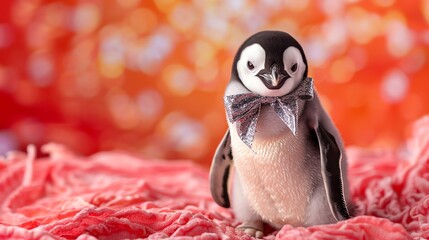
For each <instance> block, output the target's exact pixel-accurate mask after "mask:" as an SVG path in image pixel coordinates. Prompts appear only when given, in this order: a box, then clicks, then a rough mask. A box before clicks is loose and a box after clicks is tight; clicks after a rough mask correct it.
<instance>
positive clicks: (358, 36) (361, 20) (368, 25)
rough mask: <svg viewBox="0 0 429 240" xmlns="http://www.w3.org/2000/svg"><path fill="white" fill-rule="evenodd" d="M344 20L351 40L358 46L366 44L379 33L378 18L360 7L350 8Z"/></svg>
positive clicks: (379, 20)
mask: <svg viewBox="0 0 429 240" xmlns="http://www.w3.org/2000/svg"><path fill="white" fill-rule="evenodd" d="M345 20H346V23H347V26H348V29H350V31H349V33H350V36H351V38H352V39H353V40H354V41H355V42H357V43H359V44H366V43H368V42H369V41H371V40H372V39H373V38H374V37H376V36H377V35H379V34H380V32H381V27H382V26H381V18H380V16H378V15H376V14H374V13H369V12H367V11H366V10H364V9H363V8H360V7H352V8H350V9H349V10H348V11H347V15H346V19H345Z"/></svg>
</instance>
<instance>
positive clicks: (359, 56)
mask: <svg viewBox="0 0 429 240" xmlns="http://www.w3.org/2000/svg"><path fill="white" fill-rule="evenodd" d="M348 55H349V57H350V58H351V59H352V60H353V63H354V66H355V69H356V71H358V70H361V69H363V68H364V67H365V65H366V62H367V56H366V53H365V51H364V49H362V48H358V47H353V48H351V49H350V51H349V54H348Z"/></svg>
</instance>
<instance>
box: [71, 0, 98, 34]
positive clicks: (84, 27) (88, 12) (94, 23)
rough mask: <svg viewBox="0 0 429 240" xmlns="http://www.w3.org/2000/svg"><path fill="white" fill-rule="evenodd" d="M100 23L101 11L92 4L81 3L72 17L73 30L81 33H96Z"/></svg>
mask: <svg viewBox="0 0 429 240" xmlns="http://www.w3.org/2000/svg"><path fill="white" fill-rule="evenodd" d="M99 23H100V10H99V9H98V6H97V5H95V4H92V3H80V4H79V5H78V6H77V7H76V10H75V12H74V14H73V17H72V22H71V24H72V26H71V27H72V29H73V30H74V31H76V32H80V33H90V32H92V31H94V30H95V29H96V28H97V27H98V24H99Z"/></svg>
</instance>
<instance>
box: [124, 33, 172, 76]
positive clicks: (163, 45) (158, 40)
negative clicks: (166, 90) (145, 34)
mask: <svg viewBox="0 0 429 240" xmlns="http://www.w3.org/2000/svg"><path fill="white" fill-rule="evenodd" d="M158 29H159V30H158V31H157V33H155V34H154V35H152V36H151V37H149V39H148V40H147V42H146V44H145V46H143V47H142V48H141V49H140V50H138V51H137V54H136V55H134V58H132V59H131V61H135V62H137V64H138V67H139V69H140V70H141V71H142V72H144V73H147V74H153V73H154V72H155V71H156V70H157V69H158V67H159V64H160V63H161V62H162V61H163V60H164V59H165V58H166V57H167V56H168V54H169V53H170V52H171V51H172V50H173V47H174V46H173V43H174V42H173V41H174V39H173V36H172V33H171V32H170V30H169V29H168V28H162V27H161V28H158Z"/></svg>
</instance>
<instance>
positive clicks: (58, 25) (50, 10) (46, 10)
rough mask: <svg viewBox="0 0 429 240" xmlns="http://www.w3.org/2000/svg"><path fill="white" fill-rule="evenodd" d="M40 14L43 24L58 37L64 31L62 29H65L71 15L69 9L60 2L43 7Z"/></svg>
mask: <svg viewBox="0 0 429 240" xmlns="http://www.w3.org/2000/svg"><path fill="white" fill-rule="evenodd" d="M41 12H42V13H41V15H43V22H44V24H46V25H47V26H48V27H49V28H51V29H52V31H55V33H56V34H58V35H59V34H61V33H60V32H61V31H62V30H64V29H63V28H65V27H67V24H68V23H69V21H70V19H71V14H72V11H71V7H68V6H66V4H64V3H61V2H55V3H50V4H48V5H46V6H44V7H43V8H42V9H41Z"/></svg>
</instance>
